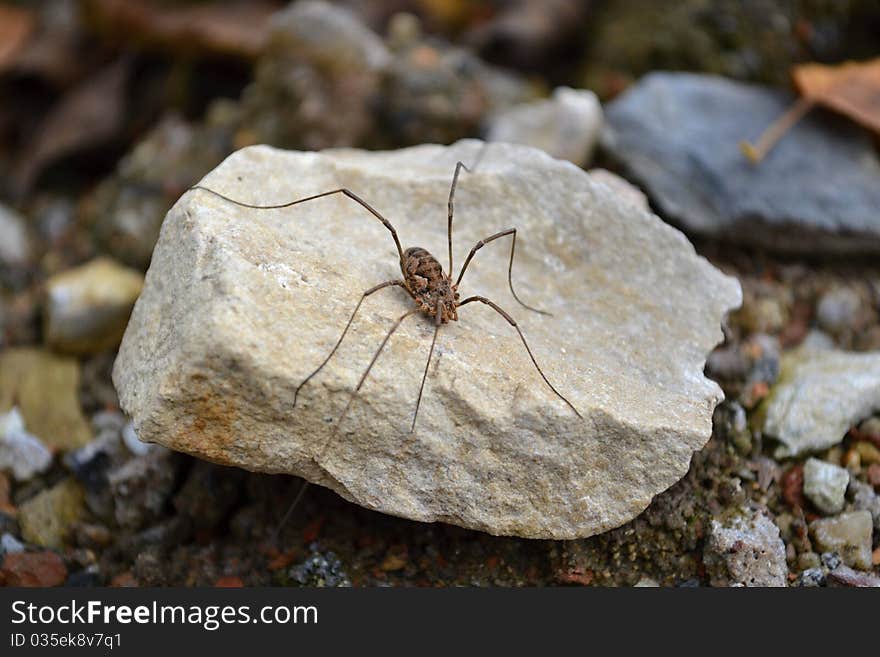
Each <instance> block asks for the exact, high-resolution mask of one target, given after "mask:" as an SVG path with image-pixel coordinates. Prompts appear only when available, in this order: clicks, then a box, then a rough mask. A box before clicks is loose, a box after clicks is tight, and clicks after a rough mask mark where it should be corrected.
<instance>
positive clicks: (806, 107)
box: [740, 57, 880, 164]
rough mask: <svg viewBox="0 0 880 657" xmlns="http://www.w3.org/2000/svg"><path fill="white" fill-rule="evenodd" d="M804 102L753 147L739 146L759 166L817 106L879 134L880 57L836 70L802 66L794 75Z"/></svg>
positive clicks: (808, 65)
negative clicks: (785, 136) (784, 137)
mask: <svg viewBox="0 0 880 657" xmlns="http://www.w3.org/2000/svg"><path fill="white" fill-rule="evenodd" d="M791 75H792V79H793V80H794V83H795V86H796V87H797V89H798V91H799V92H800V93H801V98H800V99H799V100H798V101H797V102H796V103H795V104H794V105H792V106H791V108H789V110H788V111H787V112H786V113H785V114H783V115H782V116H780V117H779V118H778V119H776V121H774V122H773V123H772V124H771V125H770V127H768V128H767V129H766V130H765V131H764V134H762V135H761V136H760V137H759V138H758V140H757V141H756V142H755V143H754V144H752V143H750V142H742V143H740V148H741V149H742V151H743V153H744V154H745V156H746V157H748V158H749V160H751V161H752V163H753V164H757V163H758V162H760V161H761V160H762V159H764V157H766V155H767V153H769V152H770V150H771V149H772V148H773V146H774V145H775V144H776V142H777V141H779V140H780V139H781V138H782V137H783V135H785V133H786V132H788V131H789V130H790V129H791V128H792V126H794V124H796V123H797V122H798V121H800V119H801V118H802V117H803V116H804V114H806V113H807V112H808V111H810V109H812V108H813V107H814V106H815V105H817V104H818V105H824V106H825V107H828V108H830V109H832V110H834V111H835V112H839V113H840V114H843V115H845V116H848V117H849V118H851V119H852V120H853V121H855V122H857V123H859V124H861V125H863V126H864V127H866V128H868V129H869V130H873V131H874V132H876V133H878V134H880V57H878V58H876V59H871V60H868V61H866V62H845V63H843V64H837V65H834V66H826V65H824V64H802V65H800V66H795V67H794V68H793V69H792V72H791Z"/></svg>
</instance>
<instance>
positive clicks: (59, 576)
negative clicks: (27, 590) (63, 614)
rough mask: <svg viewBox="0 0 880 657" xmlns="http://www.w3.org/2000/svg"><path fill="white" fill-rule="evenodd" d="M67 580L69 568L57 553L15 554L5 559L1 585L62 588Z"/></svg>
mask: <svg viewBox="0 0 880 657" xmlns="http://www.w3.org/2000/svg"><path fill="white" fill-rule="evenodd" d="M66 579H67V567H66V566H65V565H64V561H62V559H61V557H59V556H58V555H57V554H56V553H55V552H52V551H50V550H44V551H43V552H14V553H12V554H6V556H4V557H3V564H2V566H0V585H3V584H5V585H6V586H31V587H33V586H39V587H46V586H60V585H61V584H64V582H65V580H66Z"/></svg>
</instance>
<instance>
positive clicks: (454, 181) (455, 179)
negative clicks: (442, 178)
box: [446, 162, 470, 276]
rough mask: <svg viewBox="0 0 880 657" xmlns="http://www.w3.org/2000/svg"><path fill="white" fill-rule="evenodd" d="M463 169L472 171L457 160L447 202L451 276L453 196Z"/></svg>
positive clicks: (447, 234)
mask: <svg viewBox="0 0 880 657" xmlns="http://www.w3.org/2000/svg"><path fill="white" fill-rule="evenodd" d="M462 169H464V170H465V171H468V172H470V169H468V168H467V167H466V166H465V165H464V162H456V163H455V173H453V174H452V186H451V187H450V188H449V203H448V204H447V209H448V212H449V214H448V218H449V223H448V226H447V231H446V236H447V237H448V238H449V269H447V270H446V271H448V272H449V274H450V276H451V275H452V213H453V207H452V205H453V204H452V201H453V198H454V197H455V186H456V185H457V184H458V173H459V172H460V171H461V170H462Z"/></svg>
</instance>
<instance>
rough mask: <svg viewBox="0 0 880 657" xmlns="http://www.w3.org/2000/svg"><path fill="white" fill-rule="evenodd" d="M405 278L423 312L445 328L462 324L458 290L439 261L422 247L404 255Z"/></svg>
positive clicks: (410, 291)
mask: <svg viewBox="0 0 880 657" xmlns="http://www.w3.org/2000/svg"><path fill="white" fill-rule="evenodd" d="M403 276H404V280H405V281H406V289H407V291H408V292H409V293H410V295H411V296H412V298H413V299H414V300H415V302H416V303H417V304H418V305H419V310H421V311H422V312H423V313H424V314H426V315H428V316H429V317H431V318H432V319H435V320H437V321H439V323H441V324H446V323H448V322H449V321H450V320H451V321H454V322H456V321H458V299H459V295H458V286H457V285H456V284H455V283H454V282H453V281H452V276H450V275H449V274H447V273H445V272H444V271H443V266H442V265H441V264H440V263H439V262H438V260H437V258H435V257H434V256H432V255H431V254H430V253H429V252H428V251H427V250H426V249H423V248H422V247H420V246H413V247H410V248H409V249H407V250H406V251H404V253H403ZM438 318H439V319H438Z"/></svg>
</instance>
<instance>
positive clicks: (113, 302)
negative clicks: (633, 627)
mask: <svg viewBox="0 0 880 657" xmlns="http://www.w3.org/2000/svg"><path fill="white" fill-rule="evenodd" d="M143 283H144V278H143V276H142V275H141V273H140V272H138V271H135V270H133V269H129V268H127V267H123V266H122V265H119V264H117V263H115V262H114V261H113V260H111V259H109V258H103V257H101V258H96V259H94V260H92V261H91V262H89V263H87V264H85V265H82V266H80V267H76V268H74V269H70V270H67V271H65V272H62V273H60V274H56V275H55V276H53V277H52V278H50V279H49V281H48V282H47V283H46V296H47V300H46V316H45V326H44V336H45V340H46V342H47V343H48V344H49V345H50V346H51V347H53V348H54V349H56V350H58V351H63V352H66V353H74V354H88V353H95V352H98V351H102V350H104V349H113V348H115V347H117V346H118V345H119V341H120V340H121V339H122V334H123V333H124V332H125V325H126V324H127V323H128V316H129V315H130V314H131V309H132V308H133V307H134V302H135V300H136V299H137V298H138V295H139V294H140V293H141V288H142V287H143Z"/></svg>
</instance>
